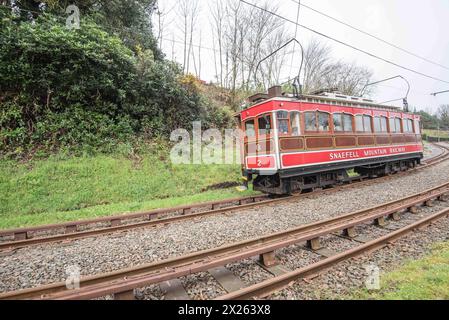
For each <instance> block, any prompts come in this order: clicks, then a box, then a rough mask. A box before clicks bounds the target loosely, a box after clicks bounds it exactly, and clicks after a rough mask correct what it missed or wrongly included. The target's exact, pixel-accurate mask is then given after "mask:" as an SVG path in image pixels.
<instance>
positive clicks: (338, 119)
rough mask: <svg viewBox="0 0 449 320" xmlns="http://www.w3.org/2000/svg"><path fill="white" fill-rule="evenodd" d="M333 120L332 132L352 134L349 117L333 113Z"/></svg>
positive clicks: (350, 118)
mask: <svg viewBox="0 0 449 320" xmlns="http://www.w3.org/2000/svg"><path fill="white" fill-rule="evenodd" d="M333 118H334V131H335V132H353V130H352V116H351V115H349V114H342V113H335V114H334V116H333Z"/></svg>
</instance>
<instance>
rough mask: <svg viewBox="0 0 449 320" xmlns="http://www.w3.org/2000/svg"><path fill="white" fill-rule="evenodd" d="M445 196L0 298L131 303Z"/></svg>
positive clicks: (429, 193)
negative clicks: (149, 292) (140, 292)
mask: <svg viewBox="0 0 449 320" xmlns="http://www.w3.org/2000/svg"><path fill="white" fill-rule="evenodd" d="M448 195H449V183H446V184H443V185H441V186H438V187H435V188H432V189H429V190H426V191H423V192H420V193H418V194H415V195H412V196H409V197H406V198H403V199H399V200H396V201H392V202H389V203H386V204H382V205H379V206H376V207H372V208H369V209H364V210H360V211H357V212H353V213H349V214H346V215H343V216H340V217H335V218H332V219H328V220H324V221H319V222H315V223H311V224H308V225H303V226H300V227H297V228H293V229H290V230H287V231H283V232H278V233H274V234H269V235H265V236H262V237H257V238H253V239H250V240H246V241H242V242H238V243H234V244H231V245H227V246H223V247H219V248H214V249H209V250H204V251H200V252H196V253H192V254H189V255H185V256H181V257H176V258H171V259H167V260H163V261H158V262H154V263H150V264H145V265H141V266H138V267H134V268H128V269H123V270H119V271H116V272H112V273H107V274H100V275H96V276H89V277H85V278H81V280H80V288H79V289H77V290H69V289H67V287H66V283H65V282H60V283H54V284H50V285H46V286H42V287H37V288H31V289H25V290H20V291H15V292H9V293H4V294H1V295H0V299H54V300H78V299H94V298H98V297H103V296H107V295H111V294H113V295H114V298H115V299H132V298H134V291H133V290H134V289H136V288H142V287H146V286H149V285H151V284H158V283H162V282H164V281H169V280H174V279H178V278H180V277H183V276H187V275H191V274H195V273H198V272H203V271H208V270H210V269H212V268H215V267H220V266H224V265H226V264H228V263H233V262H238V261H242V260H244V259H247V258H251V257H254V256H260V259H261V261H263V262H264V263H265V264H266V265H267V266H269V265H271V264H272V263H273V259H274V257H275V252H276V250H279V249H282V248H286V247H288V246H290V245H293V244H298V243H303V242H307V243H308V245H309V246H310V247H311V248H312V249H313V247H314V246H315V245H316V244H317V243H319V239H320V237H323V236H326V235H329V234H333V233H335V232H339V231H343V232H344V234H345V235H347V236H348V237H353V236H354V232H355V227H356V226H359V225H363V224H366V223H367V222H371V221H374V222H375V223H376V224H377V225H383V224H384V222H385V218H386V217H390V218H391V219H394V220H398V219H400V215H401V213H402V212H404V211H406V210H410V211H411V212H415V210H416V208H417V207H418V206H420V205H422V204H424V205H427V206H433V202H434V201H435V200H436V199H438V200H439V201H445V202H446V201H447V198H448ZM448 215H449V208H448V209H446V210H443V211H442V212H440V213H438V214H437V215H433V216H431V217H428V218H426V219H424V220H421V221H419V222H417V223H415V224H413V225H411V226H409V227H407V228H404V229H401V230H398V231H395V232H393V233H391V234H390V235H389V236H388V237H387V236H385V237H382V238H380V239H378V240H376V241H372V242H369V243H366V244H364V245H361V246H360V247H357V248H355V249H351V250H349V251H347V252H344V253H342V254H338V255H336V256H334V257H331V258H328V259H325V260H322V261H320V262H319V263H317V264H315V265H312V266H309V267H306V268H303V269H300V270H296V271H293V272H290V273H287V274H284V275H282V276H280V277H277V278H273V279H270V280H267V281H265V282H263V283H261V284H259V285H256V286H251V287H248V288H245V289H242V290H238V291H236V292H233V293H230V294H228V295H225V296H223V297H221V298H223V299H241V298H250V297H254V296H261V295H264V294H267V293H269V292H272V291H273V290H277V289H279V288H281V287H282V286H285V284H286V283H290V282H291V281H292V280H293V279H296V278H298V277H303V276H305V275H309V274H312V273H316V272H318V271H321V270H323V269H325V268H328V267H329V266H332V265H333V264H335V263H338V262H340V261H342V260H344V259H348V258H350V257H354V256H355V255H359V254H361V253H363V252H366V251H367V250H373V249H375V248H379V247H381V246H383V245H384V244H385V243H387V242H389V241H393V240H395V239H397V238H398V237H400V236H402V235H404V234H406V233H407V232H410V231H411V230H413V229H415V228H417V227H420V226H423V225H426V224H428V223H430V222H432V221H434V220H436V219H439V218H442V217H445V216H448Z"/></svg>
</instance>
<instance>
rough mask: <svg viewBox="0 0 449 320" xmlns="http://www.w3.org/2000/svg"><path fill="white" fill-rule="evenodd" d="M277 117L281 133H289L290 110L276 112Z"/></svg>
mask: <svg viewBox="0 0 449 320" xmlns="http://www.w3.org/2000/svg"><path fill="white" fill-rule="evenodd" d="M276 118H277V123H278V130H279V134H281V135H287V134H288V133H289V130H288V112H286V111H278V112H277V113H276Z"/></svg>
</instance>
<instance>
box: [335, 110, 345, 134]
mask: <svg viewBox="0 0 449 320" xmlns="http://www.w3.org/2000/svg"><path fill="white" fill-rule="evenodd" d="M341 118H342V114H341V113H335V114H334V131H335V132H343V131H344V126H343V121H342V119H341Z"/></svg>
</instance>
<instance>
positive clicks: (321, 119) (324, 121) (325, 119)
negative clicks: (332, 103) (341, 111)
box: [304, 112, 330, 132]
mask: <svg viewBox="0 0 449 320" xmlns="http://www.w3.org/2000/svg"><path fill="white" fill-rule="evenodd" d="M304 122H305V124H306V131H309V132H317V131H320V132H329V131H330V114H329V113H326V112H306V113H304Z"/></svg>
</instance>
